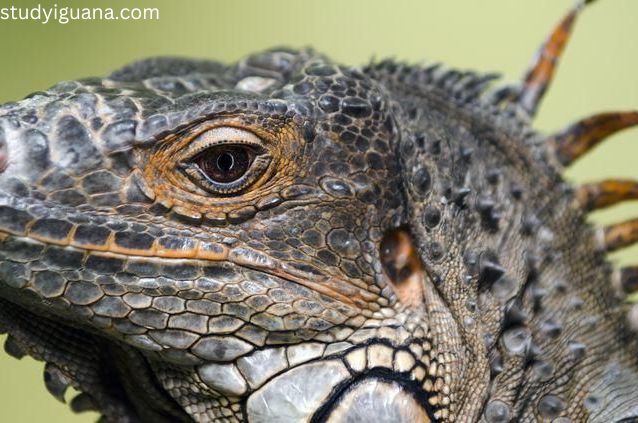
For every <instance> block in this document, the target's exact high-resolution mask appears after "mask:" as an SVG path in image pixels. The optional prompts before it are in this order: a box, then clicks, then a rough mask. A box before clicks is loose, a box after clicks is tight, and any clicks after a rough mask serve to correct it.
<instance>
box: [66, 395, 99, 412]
mask: <svg viewBox="0 0 638 423" xmlns="http://www.w3.org/2000/svg"><path fill="white" fill-rule="evenodd" d="M71 410H72V411H73V412H74V413H83V412H85V411H97V407H96V406H95V402H94V401H93V398H91V396H90V395H89V394H87V393H86V392H82V393H80V394H78V395H76V396H75V397H73V399H72V400H71Z"/></svg>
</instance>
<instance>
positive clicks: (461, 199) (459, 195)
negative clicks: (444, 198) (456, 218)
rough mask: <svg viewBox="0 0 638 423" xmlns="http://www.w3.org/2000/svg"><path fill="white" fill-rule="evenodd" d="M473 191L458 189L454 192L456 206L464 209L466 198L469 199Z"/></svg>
mask: <svg viewBox="0 0 638 423" xmlns="http://www.w3.org/2000/svg"><path fill="white" fill-rule="evenodd" d="M471 192H472V190H471V189H470V188H465V187H463V188H457V189H455V190H454V191H452V202H453V203H454V204H456V205H457V206H458V207H463V206H464V205H465V197H467V196H468V195H469V194H470V193H471Z"/></svg>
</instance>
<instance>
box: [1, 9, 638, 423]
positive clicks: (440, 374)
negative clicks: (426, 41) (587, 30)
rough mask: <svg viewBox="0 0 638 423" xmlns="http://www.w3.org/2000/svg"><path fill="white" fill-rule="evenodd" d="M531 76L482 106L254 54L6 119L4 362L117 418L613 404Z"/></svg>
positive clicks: (130, 77) (66, 93)
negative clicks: (40, 366)
mask: <svg viewBox="0 0 638 423" xmlns="http://www.w3.org/2000/svg"><path fill="white" fill-rule="evenodd" d="M572 19H573V16H572ZM568 23H569V24H571V21H570V22H568ZM563 25H567V24H565V23H563ZM559 29H560V30H561V31H563V32H564V31H565V27H559ZM563 32H557V34H558V35H561V34H563ZM550 41H551V39H550ZM550 59H551V58H550ZM539 60H541V61H542V60H549V59H548V58H544V59H543V58H542V57H541V59H539ZM546 65H547V63H546V62H542V63H541V64H540V65H538V66H539V68H542V67H543V66H546ZM552 66H553V65H552ZM535 70H536V71H538V69H533V70H532V73H530V75H531V76H530V77H529V78H530V79H529V81H528V85H526V86H525V87H524V88H523V89H522V90H521V89H518V90H512V89H509V90H501V91H494V92H492V93H491V94H489V93H485V91H486V87H487V84H488V82H489V81H490V80H491V79H492V77H490V76H481V75H476V74H473V73H469V72H466V73H463V72H458V71H454V70H446V69H439V68H438V67H437V66H430V67H413V66H404V65H399V64H395V63H393V62H381V63H378V64H372V65H370V66H368V67H366V68H363V69H359V68H351V67H344V66H338V65H336V64H333V63H332V62H330V61H329V60H328V59H326V58H324V57H322V56H320V55H317V54H315V53H314V52H312V51H310V50H302V51H292V50H286V49H274V50H270V51H266V52H263V53H258V54H255V55H252V56H249V57H247V58H246V59H244V60H242V61H240V62H239V63H238V64H236V65H231V66H225V65H222V64H219V63H215V62H209V61H193V60H183V59H174V58H171V59H150V60H145V61H141V62H137V63H134V64H132V65H130V66H127V67H125V68H123V69H121V70H119V71H117V72H115V73H113V74H111V75H110V76H108V77H107V78H104V79H85V80H80V81H75V82H64V83H61V84H58V85H56V86H55V87H53V88H51V89H50V90H48V91H46V92H39V93H34V94H32V95H31V96H29V98H27V99H25V100H23V101H20V102H17V103H10V104H6V105H4V106H2V108H0V169H1V173H0V192H1V193H0V235H1V240H2V241H1V243H0V281H1V283H0V298H1V300H0V328H1V329H4V330H5V331H8V332H9V333H10V335H11V336H10V338H9V340H8V342H7V350H8V351H9V352H11V353H12V354H13V355H17V356H20V355H23V354H25V353H28V354H30V355H32V356H34V357H36V358H38V359H41V360H44V361H46V362H47V367H46V372H45V381H46V383H47V387H48V388H49V390H50V391H52V393H54V394H55V395H56V396H58V397H60V398H63V395H64V392H65V390H66V387H67V386H69V385H71V386H74V387H76V388H78V389H80V390H81V391H83V392H84V394H82V395H80V396H79V397H77V399H76V400H74V402H73V407H74V408H75V409H83V408H87V407H94V408H96V409H97V410H99V411H100V412H101V413H102V414H103V415H104V416H105V417H106V418H107V419H111V420H127V419H129V420H136V419H140V420H145V421H160V420H169V421H175V420H177V421H179V420H184V421H186V420H191V419H192V420H196V421H209V420H221V419H224V418H226V419H228V420H230V421H232V420H248V421H323V420H326V419H327V420H330V421H364V420H371V421H455V420H456V421H473V420H477V419H478V418H479V417H481V416H483V418H484V419H485V420H486V421H490V422H496V421H509V419H511V418H514V416H518V418H521V419H522V418H527V417H530V416H536V417H538V418H546V419H550V418H563V417H565V418H566V417H567V416H571V417H577V416H583V415H585V414H584V413H594V412H595V409H594V408H593V405H592V404H593V403H594V402H595V401H600V393H601V392H603V393H604V392H607V391H605V390H606V389H608V388H607V386H608V385H606V384H605V383H604V380H603V376H602V375H603V374H607V372H611V371H616V373H619V374H620V376H618V375H617V376H616V379H615V381H614V383H616V386H621V388H622V387H624V386H631V383H630V382H629V381H630V380H631V378H632V377H633V376H632V375H634V373H633V372H634V367H633V366H634V364H630V362H631V360H630V359H629V358H628V357H629V356H630V354H629V353H628V352H627V351H623V350H621V349H619V348H616V347H615V346H616V344H613V343H612V344H613V345H614V347H612V348H611V352H609V353H608V354H607V355H608V357H607V359H606V361H605V365H604V366H599V367H598V368H597V369H596V370H592V365H591V362H589V364H588V362H587V360H585V358H589V359H595V358H596V357H598V354H600V352H596V351H597V348H598V347H599V346H600V345H604V344H606V343H608V341H609V342H611V341H610V337H611V338H614V337H615V336H616V335H614V334H618V333H620V332H613V333H612V332H610V335H609V336H607V335H604V334H599V335H597V336H595V337H593V338H594V339H593V340H592V339H585V336H584V333H585V332H586V331H587V330H590V331H591V330H594V329H592V328H594V326H595V325H596V322H590V323H591V325H592V327H591V328H589V327H587V328H584V326H583V327H581V326H578V325H576V326H574V325H575V323H574V322H575V321H577V322H578V324H581V323H582V322H583V321H584V320H585V319H586V318H591V319H596V318H598V316H602V315H604V314H605V313H608V312H609V311H607V312H606V311H605V310H610V309H613V307H616V308H617V301H616V300H615V299H614V298H613V293H612V291H611V290H610V289H609V288H606V287H603V288H592V287H591V286H590V285H589V284H590V283H591V284H593V283H594V282H596V281H598V282H599V283H604V281H607V280H608V279H609V271H608V266H607V265H606V264H605V262H604V257H603V256H602V255H601V250H600V245H599V243H598V244H597V242H598V241H597V238H596V237H595V236H594V235H593V232H592V229H591V228H590V227H588V226H586V225H584V224H583V222H582V207H581V206H578V205H575V203H576V198H575V197H574V195H573V194H572V192H571V190H570V189H569V187H567V185H565V184H564V183H563V182H562V180H561V178H560V176H559V175H558V170H559V168H560V166H561V164H560V163H563V164H565V157H566V154H567V155H568V153H570V152H572V150H570V149H569V148H566V147H565V146H569V145H573V144H569V143H568V142H567V141H564V142H563V143H562V144H561V143H559V141H561V140H560V138H556V139H553V140H552V141H551V142H549V143H542V142H541V141H543V137H541V136H540V135H538V134H536V133H535V132H533V131H532V130H531V129H530V128H529V117H530V116H531V115H532V114H533V111H534V109H535V105H536V103H537V101H538V100H539V98H540V94H539V92H540V93H541V94H542V91H543V90H544V87H540V88H539V81H541V82H543V78H544V77H546V78H548V76H547V75H546V74H540V76H539V74H534V71H535ZM538 72H540V71H538ZM546 82H547V80H544V83H546ZM541 85H542V84H541ZM629 120H631V119H629ZM629 120H626V121H625V123H626V122H628V121H629ZM571 135H573V134H570V136H571ZM572 138H573V137H572ZM552 143H553V144H552ZM592 145H593V143H592ZM567 157H569V156H567ZM589 200H591V198H589ZM548 204H551V208H549V206H548ZM568 234H569V235H568ZM623 234H625V232H623V233H622V234H621V235H623ZM569 237H572V238H571V240H570V241H574V242H575V244H577V245H575V246H574V244H570V245H567V239H568V238H569ZM592 297H596V301H594V300H593V299H592ZM583 304H586V307H583ZM614 310H615V309H614ZM614 313H615V314H613V317H611V318H609V319H611V320H609V321H612V320H613V322H616V323H617V322H618V321H620V319H619V317H618V316H620V314H619V313H616V312H614ZM583 324H584V323H583ZM597 330H598V331H600V329H597ZM584 331H585V332H584ZM614 339H615V338H614ZM614 342H617V341H614ZM632 348H633V347H632ZM592 350H593V352H592ZM614 369H615V370H614ZM561 371H565V372H567V373H568V374H569V375H570V377H574V378H577V376H578V375H581V374H586V375H588V376H587V377H589V378H590V379H589V380H590V382H591V383H592V384H594V383H599V384H600V385H599V388H598V389H589V388H587V389H583V388H582V387H581V388H578V387H575V386H572V383H577V382H569V383H566V382H564V381H563V380H562V379H560V374H561ZM567 385H569V386H567ZM565 386H567V387H566V388H565ZM561 387H563V388H564V389H563V388H561ZM609 389H611V388H609ZM622 389H624V388H622ZM585 400H587V401H589V403H587V402H586V401H585ZM584 401H585V402H584ZM606 401H607V400H606ZM614 401H616V400H615V399H613V398H612V399H610V400H609V403H605V404H606V405H607V406H611V405H614V404H615V405H618V407H620V409H619V410H620V411H619V414H618V415H619V416H629V415H631V413H630V411H627V410H631V404H633V403H631V402H630V401H627V402H625V403H623V404H625V405H619V404H620V402H618V403H616V402H614ZM618 401H621V400H620V399H619V400H618ZM630 403H631V404H630ZM567 404H573V406H571V405H570V406H569V407H568V405H567ZM588 404H589V406H591V407H590V408H591V409H592V410H594V411H591V410H590V408H588V407H589V406H588ZM627 404H629V405H627ZM622 407H625V408H622ZM585 410H587V411H585ZM623 413H624V414H623ZM592 415H593V414H592Z"/></svg>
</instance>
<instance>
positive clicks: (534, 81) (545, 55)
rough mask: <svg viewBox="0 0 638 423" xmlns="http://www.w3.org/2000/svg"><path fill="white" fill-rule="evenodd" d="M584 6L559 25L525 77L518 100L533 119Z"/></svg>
mask: <svg viewBox="0 0 638 423" xmlns="http://www.w3.org/2000/svg"><path fill="white" fill-rule="evenodd" d="M582 6H583V3H582V2H578V3H577V4H576V6H575V7H574V8H572V10H570V11H569V13H568V14H567V15H566V16H565V17H564V18H563V19H562V20H561V21H560V22H559V23H558V25H557V26H556V27H555V28H554V30H553V31H552V33H551V34H550V35H549V37H548V38H547V40H545V42H544V43H543V45H541V47H540V49H539V50H538V51H537V52H536V54H535V56H534V59H533V60H532V63H531V65H530V67H529V68H528V70H527V72H526V73H525V76H524V77H523V88H522V90H521V92H520V94H519V95H518V99H517V100H518V103H519V104H520V105H521V107H522V108H523V109H524V110H525V111H526V112H527V113H528V114H529V116H532V117H533V116H534V115H535V114H536V110H537V109H538V105H539V103H540V102H541V100H542V99H543V95H544V94H545V92H546V91H547V88H548V87H549V84H550V83H551V82H552V78H553V77H554V72H555V71H556V68H557V67H558V62H559V60H560V57H561V55H562V53H563V50H564V49H565V46H566V45H567V41H568V39H569V35H570V33H571V30H572V27H573V25H574V22H575V20H576V17H577V16H578V13H579V12H580V10H581V9H582Z"/></svg>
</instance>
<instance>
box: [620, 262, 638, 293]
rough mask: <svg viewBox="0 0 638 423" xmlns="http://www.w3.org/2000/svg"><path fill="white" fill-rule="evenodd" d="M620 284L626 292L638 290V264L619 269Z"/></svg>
mask: <svg viewBox="0 0 638 423" xmlns="http://www.w3.org/2000/svg"><path fill="white" fill-rule="evenodd" d="M618 279H619V281H620V283H619V285H620V288H621V289H622V291H623V292H624V293H625V294H633V293H634V292H637V291H638V266H629V267H623V268H622V269H619V270H618Z"/></svg>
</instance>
